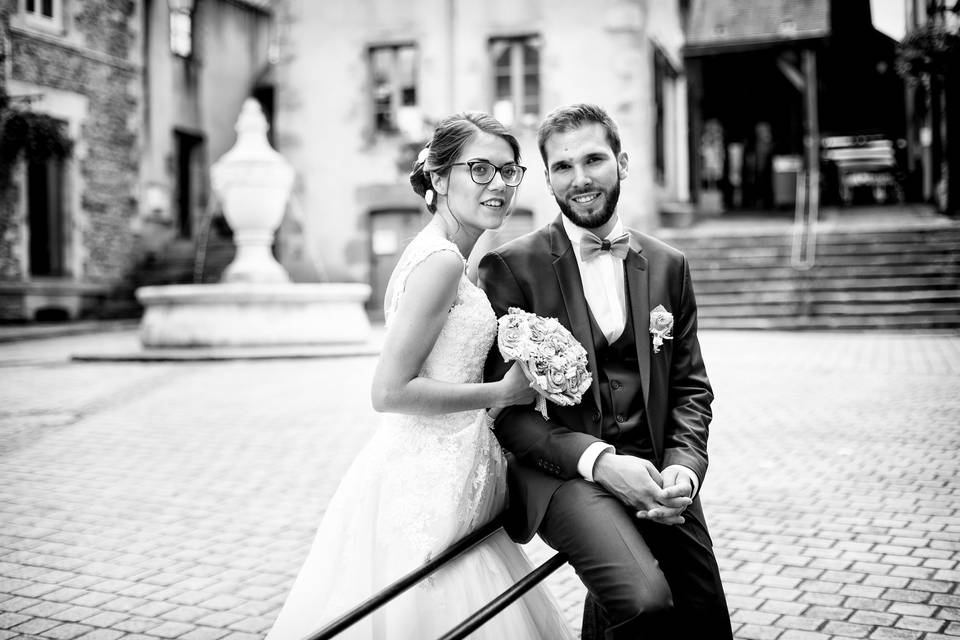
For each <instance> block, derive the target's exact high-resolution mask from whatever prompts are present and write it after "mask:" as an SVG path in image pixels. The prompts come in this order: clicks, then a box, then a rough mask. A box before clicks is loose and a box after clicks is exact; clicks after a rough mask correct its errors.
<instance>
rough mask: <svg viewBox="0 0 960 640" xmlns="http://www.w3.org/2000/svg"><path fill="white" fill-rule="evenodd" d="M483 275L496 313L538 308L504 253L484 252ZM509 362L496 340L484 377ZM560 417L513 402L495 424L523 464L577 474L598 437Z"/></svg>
mask: <svg viewBox="0 0 960 640" xmlns="http://www.w3.org/2000/svg"><path fill="white" fill-rule="evenodd" d="M479 280H480V286H481V288H483V290H484V291H485V292H486V294H487V297H488V298H489V299H490V304H491V305H492V306H493V310H494V311H495V312H496V314H497V317H498V318H499V317H500V316H502V315H504V314H506V313H507V310H508V309H509V308H510V307H519V308H521V309H523V310H525V311H530V312H533V313H535V312H536V310H535V309H533V308H532V304H531V301H530V297H529V296H528V295H527V294H526V292H525V286H524V284H523V283H521V281H520V280H519V279H518V278H517V277H516V275H515V273H514V271H513V270H512V269H511V268H510V266H509V265H508V264H507V262H506V261H505V260H504V259H503V257H502V256H501V255H500V254H498V253H488V254H487V255H486V256H484V257H483V259H482V260H481V261H480V265H479ZM511 364H512V363H506V362H504V360H503V357H502V356H501V355H500V351H499V349H498V348H497V345H496V344H494V346H493V348H492V349H491V351H490V354H489V355H488V357H487V363H486V369H485V372H484V378H485V379H486V380H499V379H500V378H502V377H503V376H504V374H505V373H506V372H507V370H508V369H509V368H510V366H511ZM558 418H559V416H552V417H551V419H550V420H545V419H544V418H543V416H542V415H540V413H539V412H538V411H536V410H535V409H533V408H532V406H512V407H507V408H506V409H504V410H503V411H501V412H500V415H498V416H497V419H496V423H495V429H494V430H495V433H496V435H497V439H498V440H499V441H500V444H501V446H502V447H503V448H504V449H506V450H507V451H510V452H511V453H513V454H514V455H515V456H516V457H517V459H518V460H519V461H520V462H521V463H522V464H524V465H528V466H532V467H535V468H538V469H541V470H542V471H544V472H546V473H549V474H551V475H554V476H557V477H559V478H563V479H572V478H579V477H581V476H580V474H579V473H578V471H577V463H578V462H579V460H580V456H581V455H582V454H583V452H584V451H585V450H586V448H587V447H588V446H590V445H591V444H593V443H594V442H600V440H598V439H597V438H595V437H593V436H591V435H588V434H586V433H581V432H579V431H574V430H571V429H569V428H567V427H566V426H564V425H563V424H562V423H561V422H560V420H559V419H558Z"/></svg>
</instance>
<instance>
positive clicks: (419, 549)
mask: <svg viewBox="0 0 960 640" xmlns="http://www.w3.org/2000/svg"><path fill="white" fill-rule="evenodd" d="M438 251H453V252H454V253H456V254H457V256H458V257H460V259H461V260H463V256H462V255H461V254H460V252H459V250H458V249H457V246H456V245H455V244H453V243H452V242H450V241H449V240H447V239H446V238H444V237H442V236H440V235H439V234H438V233H437V232H436V230H435V229H433V228H431V227H428V228H426V229H424V230H423V231H421V232H420V234H419V235H417V237H416V238H414V239H413V241H412V242H411V243H410V245H409V246H408V247H407V248H406V250H405V251H404V252H403V255H401V257H400V261H399V262H398V264H397V267H396V268H395V269H394V272H393V275H392V276H391V278H390V283H389V284H388V286H387V298H388V299H387V300H385V301H384V308H385V317H386V323H387V327H388V328H389V327H390V325H391V322H393V321H394V312H395V311H396V309H397V305H398V304H399V303H400V300H401V298H402V296H403V295H404V290H405V288H406V282H407V278H408V277H409V275H410V273H411V272H412V271H413V270H414V269H416V268H417V266H419V265H420V264H422V263H423V261H424V260H425V259H426V258H427V257H428V256H430V255H433V254H434V253H436V252H438ZM463 262H464V274H463V275H462V276H461V277H460V282H459V284H458V285H457V296H456V299H455V300H454V303H453V305H452V306H451V307H450V310H449V312H448V314H447V318H446V322H445V323H444V325H443V328H442V329H441V331H440V335H439V336H438V337H437V341H436V343H435V344H434V347H433V349H432V350H431V351H430V354H429V355H428V356H427V358H426V360H425V361H424V363H423V366H422V367H421V369H420V375H421V376H423V377H426V378H431V379H433V380H440V381H443V382H452V383H478V382H482V380H483V365H484V362H485V361H486V358H487V353H488V352H489V350H490V347H491V346H492V345H493V341H494V339H495V337H496V334H497V317H496V314H495V313H494V311H493V308H492V307H491V306H490V301H489V300H488V299H487V296H486V294H485V293H484V292H483V291H482V290H481V289H480V288H479V287H477V286H476V285H475V284H473V283H472V282H470V280H469V279H468V278H467V276H466V270H465V269H466V261H465V260H463ZM388 335H389V334H388ZM483 414H484V411H483V410H482V409H472V410H469V411H460V412H457V413H446V414H439V415H408V414H385V415H384V417H383V422H382V424H381V429H380V430H379V432H378V434H377V436H378V437H376V438H375V439H374V440H375V444H374V445H373V448H374V449H377V448H380V450H381V454H382V457H383V458H385V459H386V458H389V460H390V465H391V467H395V468H398V469H407V470H408V471H407V472H399V473H397V474H394V475H392V476H391V477H390V479H389V481H388V484H390V485H391V489H390V491H391V493H392V494H393V495H403V496H407V497H408V498H409V500H404V501H402V502H398V503H391V504H386V505H383V507H382V509H383V511H382V512H381V515H382V516H383V517H384V520H383V522H385V523H389V526H396V527H398V528H399V529H400V530H402V532H403V533H402V536H403V538H404V539H406V540H407V541H409V542H410V544H411V546H412V553H413V554H414V555H417V554H421V553H424V554H429V553H430V552H431V551H432V550H436V549H442V548H444V547H445V546H446V545H448V544H450V543H452V542H453V541H454V540H456V539H458V538H459V537H461V536H463V535H464V534H466V533H467V532H469V531H471V530H472V529H473V528H475V527H477V526H479V525H480V524H483V523H484V522H486V521H488V520H489V519H491V518H492V517H493V516H494V515H496V514H497V513H498V512H499V510H500V509H501V508H503V504H504V501H505V498H506V493H505V481H504V478H505V473H506V462H505V460H504V458H503V453H502V451H501V450H500V446H499V444H498V443H497V441H496V438H495V437H494V436H493V433H492V432H491V431H490V429H489V428H487V426H486V424H485V422H484V419H483ZM409 470H415V471H414V472H410V471H409ZM414 505H415V506H414ZM398 535H399V533H398Z"/></svg>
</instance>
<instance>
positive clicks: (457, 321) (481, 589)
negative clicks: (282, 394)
mask: <svg viewBox="0 0 960 640" xmlns="http://www.w3.org/2000/svg"><path fill="white" fill-rule="evenodd" d="M438 251H453V252H456V253H457V255H458V256H460V253H459V251H458V250H457V247H456V245H454V244H453V243H452V242H450V241H448V240H447V239H446V238H444V237H442V236H441V235H440V234H439V232H438V231H437V230H435V229H434V228H432V227H427V228H426V229H424V230H423V231H422V232H420V234H419V235H418V236H417V237H416V238H414V240H413V241H412V242H411V243H410V245H409V246H408V247H407V249H406V250H405V251H404V253H403V255H402V256H401V258H400V261H399V263H398V265H397V268H396V269H395V270H394V272H393V275H392V276H391V280H390V283H389V285H388V287H387V292H388V293H387V295H388V298H389V299H388V300H386V301H385V302H386V304H385V307H386V309H385V311H386V323H387V326H388V327H389V326H390V321H391V319H392V313H393V311H394V310H395V309H396V308H397V304H398V302H399V300H400V298H401V296H402V295H403V291H404V288H405V284H406V280H407V277H408V276H409V275H410V273H411V272H412V271H413V270H414V269H416V267H417V266H418V265H420V264H421V263H422V262H423V261H424V259H426V258H427V257H428V256H430V255H432V254H434V253H435V252H438ZM460 257H461V259H462V258H463V257H462V256H460ZM464 265H466V262H465V261H464ZM496 331H497V320H496V316H495V314H494V312H493V309H492V308H491V307H490V303H489V301H488V300H487V297H486V295H485V294H484V293H483V291H481V290H480V289H479V288H477V286H476V285H474V284H473V283H472V282H470V280H469V279H468V278H467V277H466V274H464V275H463V276H462V277H461V278H460V282H459V285H458V290H457V297H456V301H455V303H454V305H453V307H452V308H451V309H450V311H449V313H448V316H447V319H446V322H445V323H444V326H443V329H442V330H441V332H440V335H439V337H438V338H437V341H436V344H435V345H434V347H433V350H432V351H431V352H430V354H429V355H428V356H427V359H426V361H425V362H424V364H423V368H422V370H421V375H422V376H425V377H428V378H432V379H435V380H442V381H447V382H455V383H464V382H479V381H481V379H482V373H483V363H484V360H485V358H486V356H487V352H488V350H489V349H490V346H491V345H492V344H493V341H494V338H495V336H496ZM383 418H384V419H383V422H382V424H381V425H380V427H379V429H378V430H377V431H376V432H375V434H374V436H373V438H372V439H371V441H370V442H369V443H368V444H367V445H366V446H365V447H364V448H363V450H362V451H361V452H360V454H359V455H358V456H357V458H356V460H355V461H354V462H353V464H352V465H351V467H350V469H349V470H348V471H347V473H346V475H345V476H344V477H343V479H342V481H341V484H340V486H339V488H338V489H337V491H336V494H335V495H334V497H333V499H332V500H331V502H330V505H329V507H328V508H327V511H326V514H325V515H324V518H323V521H322V522H321V524H320V527H319V529H318V531H317V534H316V538H315V539H314V542H313V546H312V548H311V550H310V554H309V556H308V558H307V560H306V562H305V564H304V565H303V568H302V569H301V570H300V574H299V575H298V576H297V579H296V581H295V583H294V585H293V589H292V591H291V592H290V595H289V596H288V598H287V600H286V602H285V603H284V606H283V609H282V610H281V612H280V615H279V617H278V618H277V620H276V622H275V623H274V626H273V628H272V629H271V631H270V633H269V634H268V636H267V640H300V639H302V638H305V637H307V636H309V635H310V634H311V633H313V632H315V631H316V630H318V629H320V628H321V627H323V626H324V625H325V624H326V623H328V622H330V621H331V620H332V619H334V618H336V617H338V616H339V615H341V614H343V613H344V612H346V611H347V610H349V609H351V608H352V607H354V606H355V605H357V604H358V603H359V602H361V601H363V600H365V599H366V598H368V597H369V596H370V595H372V594H374V593H375V592H377V591H379V590H380V589H382V588H383V587H384V586H386V585H388V584H390V583H391V582H393V581H394V580H396V579H397V578H399V577H401V576H403V575H405V574H407V573H408V572H410V571H412V570H413V569H415V568H417V567H418V566H420V565H422V564H423V563H425V562H426V561H427V560H429V559H430V558H431V557H433V556H435V555H437V554H438V553H439V552H440V551H442V550H444V549H445V548H446V547H448V546H449V545H450V544H452V543H453V542H455V541H457V540H458V539H460V538H462V537H463V536H465V535H466V534H468V533H469V532H471V531H473V530H474V529H476V528H477V527H479V526H481V525H483V524H484V523H486V522H488V521H489V520H491V519H492V518H494V517H495V516H496V515H497V514H498V513H499V512H500V511H501V510H502V509H503V507H504V505H505V501H506V483H505V473H506V461H505V460H504V458H503V453H502V451H501V450H500V446H499V444H498V443H497V441H496V438H495V437H494V435H493V433H492V432H491V431H490V429H489V428H488V427H487V426H486V424H485V422H484V419H483V418H484V416H483V411H482V410H471V411H463V412H458V413H451V414H442V415H432V416H416V415H398V414H384V416H383ZM530 570H531V565H530V563H529V561H528V559H527V557H526V555H525V554H524V552H523V550H522V549H520V548H519V547H518V546H517V545H516V544H515V543H513V542H512V541H511V540H510V538H509V537H508V536H507V534H506V533H504V532H503V530H502V529H501V530H500V531H498V532H497V533H495V534H494V535H492V536H490V537H488V538H487V539H486V540H484V541H483V542H482V543H480V544H479V545H478V546H476V547H474V548H473V549H472V550H470V551H469V552H467V553H466V554H464V555H462V556H460V557H459V558H458V559H457V560H455V561H453V562H451V563H449V564H447V565H446V566H445V567H444V568H442V569H441V570H439V571H438V572H436V573H434V574H432V575H431V576H430V577H429V578H427V579H426V580H424V581H423V582H421V583H420V584H418V585H417V586H416V587H413V588H412V589H411V590H410V591H407V592H406V593H404V594H403V595H401V596H400V597H399V598H397V599H396V600H394V601H393V602H391V603H390V604H388V605H386V606H385V607H383V608H381V609H379V610H378V611H376V612H375V613H373V614H372V615H370V616H368V617H367V618H365V619H364V620H362V621H361V622H359V623H357V624H356V625H354V626H353V627H351V628H350V629H348V630H347V631H345V632H344V633H343V634H341V635H339V636H337V637H338V638H344V639H350V640H430V639H431V638H438V637H440V636H441V635H443V634H444V633H446V632H447V631H449V630H450V629H452V628H453V627H454V626H456V625H457V624H458V623H460V622H461V621H462V620H464V619H465V618H467V617H468V616H469V615H470V614H472V613H474V612H475V611H477V610H478V609H480V608H481V607H482V606H483V605H485V604H487V603H488V602H489V601H490V600H492V599H493V598H494V597H495V596H497V595H499V594H500V593H502V592H503V591H504V590H506V589H507V588H509V587H510V586H511V585H513V583H515V582H516V581H517V580H518V579H519V578H521V577H522V576H524V575H525V574H526V573H528V572H529V571H530ZM470 637H471V638H474V639H478V640H483V639H489V640H504V639H511V640H515V639H516V640H523V639H530V640H536V639H542V640H558V639H559V640H563V639H565V638H572V635H571V633H570V631H569V630H568V629H567V626H566V624H565V622H564V620H563V618H562V616H561V614H560V612H559V608H558V607H557V605H556V602H555V601H554V599H553V598H552V597H551V596H550V594H549V593H548V592H547V591H546V590H545V589H543V588H542V587H538V588H536V589H534V590H532V591H530V592H528V593H527V594H526V595H525V596H524V597H523V598H521V599H520V600H519V601H517V602H515V603H514V604H512V605H510V606H509V607H508V608H507V609H505V610H504V611H503V612H501V613H500V614H498V615H497V616H496V617H494V618H493V619H492V620H490V621H489V622H487V623H486V624H485V625H483V626H482V627H480V628H479V629H478V630H477V631H475V632H474V633H473V634H472V635H471V636H470Z"/></svg>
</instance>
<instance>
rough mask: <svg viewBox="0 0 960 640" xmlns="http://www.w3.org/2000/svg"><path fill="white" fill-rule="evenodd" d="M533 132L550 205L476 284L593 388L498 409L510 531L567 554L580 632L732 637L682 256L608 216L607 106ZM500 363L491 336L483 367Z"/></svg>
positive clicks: (611, 182)
mask: <svg viewBox="0 0 960 640" xmlns="http://www.w3.org/2000/svg"><path fill="white" fill-rule="evenodd" d="M538 144H539V147H540V154H541V156H542V157H543V161H544V164H545V166H546V178H547V183H548V185H549V189H550V192H551V193H552V195H553V196H554V198H556V201H557V205H558V206H559V207H560V211H561V212H562V215H561V216H558V218H557V219H556V220H554V221H553V222H552V223H550V224H549V225H547V226H546V227H544V228H542V229H539V230H537V231H534V232H533V233H530V234H528V235H526V236H523V237H521V238H518V239H517V240H514V241H513V242H510V243H508V244H506V245H504V246H503V247H501V248H500V249H498V250H497V251H494V252H492V253H489V254H487V255H486V256H484V258H483V260H482V261H481V262H480V267H479V270H480V281H481V286H482V287H483V288H484V290H485V291H486V293H487V295H488V297H489V298H490V302H491V303H492V304H493V307H494V310H495V311H496V312H497V315H498V316H500V315H503V314H505V313H506V312H507V309H508V308H509V307H520V308H521V309H524V310H526V311H530V312H533V313H536V314H538V315H541V316H550V317H555V318H558V319H559V320H560V322H561V323H562V324H563V325H564V326H566V327H567V328H568V329H570V331H571V332H572V333H573V335H574V336H575V337H576V338H577V340H579V341H580V343H581V344H582V345H583V346H584V348H585V349H586V351H587V355H588V358H589V363H590V371H591V373H592V375H593V385H592V387H591V388H590V390H589V391H588V392H587V393H585V394H584V397H583V401H582V402H581V403H580V404H579V405H576V406H573V407H560V406H557V405H554V404H550V405H549V406H550V419H549V420H545V419H544V418H543V417H542V416H541V415H540V413H539V412H537V411H536V410H534V409H533V408H531V407H511V408H508V409H506V410H504V411H503V412H501V413H500V414H499V415H498V416H497V419H496V425H495V430H496V435H497V438H498V439H499V440H500V443H501V444H502V445H503V448H504V449H505V450H507V451H508V452H509V456H508V459H509V485H510V496H511V498H510V509H509V512H508V514H507V529H508V531H509V532H510V534H511V535H512V536H513V537H514V539H516V540H518V541H520V542H526V541H528V540H529V539H530V538H532V537H533V535H534V534H535V533H539V534H540V536H541V537H542V538H543V539H544V540H545V541H546V542H547V543H548V544H549V545H550V546H552V547H554V548H555V549H557V550H559V551H561V552H563V553H565V554H566V555H567V556H568V557H569V559H570V563H571V564H572V565H573V567H574V569H576V571H577V574H578V575H579V576H580V579H581V580H582V581H583V583H584V584H585V585H586V587H587V590H588V592H589V596H588V598H587V603H586V606H585V610H584V618H585V619H584V631H585V634H587V633H590V631H588V629H591V628H593V627H594V626H595V625H599V626H600V627H606V631H605V636H604V637H606V638H608V639H613V638H616V639H620V638H624V639H627V638H629V639H631V640H634V639H637V638H656V639H659V638H675V639H681V638H683V639H686V638H690V639H696V640H713V639H725V638H731V637H732V632H731V627H730V618H729V614H728V612H727V605H726V600H725V598H724V594H723V586H722V585H721V582H720V575H719V570H718V568H717V562H716V559H715V557H714V554H713V548H712V544H711V540H710V536H709V534H708V533H707V527H706V522H705V520H704V516H703V510H702V509H701V506H700V500H699V498H698V497H697V492H698V490H699V488H700V486H701V484H702V482H703V478H704V475H705V474H706V471H707V430H708V426H709V424H710V419H711V415H712V414H711V410H710V403H711V401H712V400H713V393H712V391H711V388H710V382H709V380H708V379H707V373H706V370H705V368H704V364H703V359H702V357H701V355H700V344H699V342H698V340H697V309H696V303H695V301H694V296H693V287H692V284H691V280H690V270H689V265H688V264H687V261H686V259H685V258H684V256H683V254H681V253H680V252H679V251H677V250H675V249H672V248H671V247H669V246H667V245H665V244H663V243H662V242H659V241H658V240H655V239H654V238H651V237H650V236H647V235H644V234H641V233H637V232H635V231H629V230H627V229H626V228H625V227H624V226H623V223H622V222H621V221H620V218H619V217H618V215H617V212H616V208H617V200H618V198H619V196H620V181H621V180H623V179H625V178H626V177H627V154H626V153H625V152H624V151H622V150H621V148H620V136H619V133H618V132H617V126H616V124H615V123H614V122H613V120H612V119H611V118H610V116H609V115H608V114H607V113H606V112H605V111H604V110H603V109H601V108H600V107H597V106H594V105H589V104H576V105H572V106H569V107H563V108H560V109H557V110H555V111H553V112H552V113H551V114H549V115H548V116H547V118H546V119H545V120H544V122H543V124H541V126H540V130H539V134H538ZM507 368H508V365H506V364H504V362H503V358H501V357H500V355H499V353H497V352H496V347H495V348H494V350H493V351H492V352H491V354H490V357H489V358H488V360H487V372H486V377H487V378H488V379H498V378H500V377H502V376H503V374H504V373H505V371H506V370H507ZM585 637H586V635H585Z"/></svg>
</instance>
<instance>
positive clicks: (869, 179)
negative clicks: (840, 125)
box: [820, 135, 903, 205]
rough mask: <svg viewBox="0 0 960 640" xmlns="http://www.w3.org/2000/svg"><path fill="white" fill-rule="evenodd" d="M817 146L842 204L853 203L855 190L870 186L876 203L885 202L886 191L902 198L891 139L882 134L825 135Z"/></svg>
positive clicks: (900, 199) (897, 197) (898, 199)
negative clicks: (833, 179)
mask: <svg viewBox="0 0 960 640" xmlns="http://www.w3.org/2000/svg"><path fill="white" fill-rule="evenodd" d="M820 147H821V159H822V161H823V163H824V165H825V169H826V172H827V173H828V175H833V176H834V178H835V179H836V182H837V188H838V189H839V194H840V199H841V200H842V201H843V203H844V204H847V205H849V204H850V203H852V202H853V195H854V191H855V190H856V189H861V188H868V189H870V190H871V191H872V194H873V199H874V201H875V202H877V203H880V204H882V203H884V202H886V200H887V197H888V195H889V192H893V195H894V197H895V198H896V200H897V201H898V202H903V189H902V187H901V185H900V180H899V177H898V176H899V171H898V168H897V160H896V154H895V151H894V144H893V141H892V140H887V139H885V138H884V137H883V136H881V135H858V136H827V137H824V138H823V140H821V143H820Z"/></svg>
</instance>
